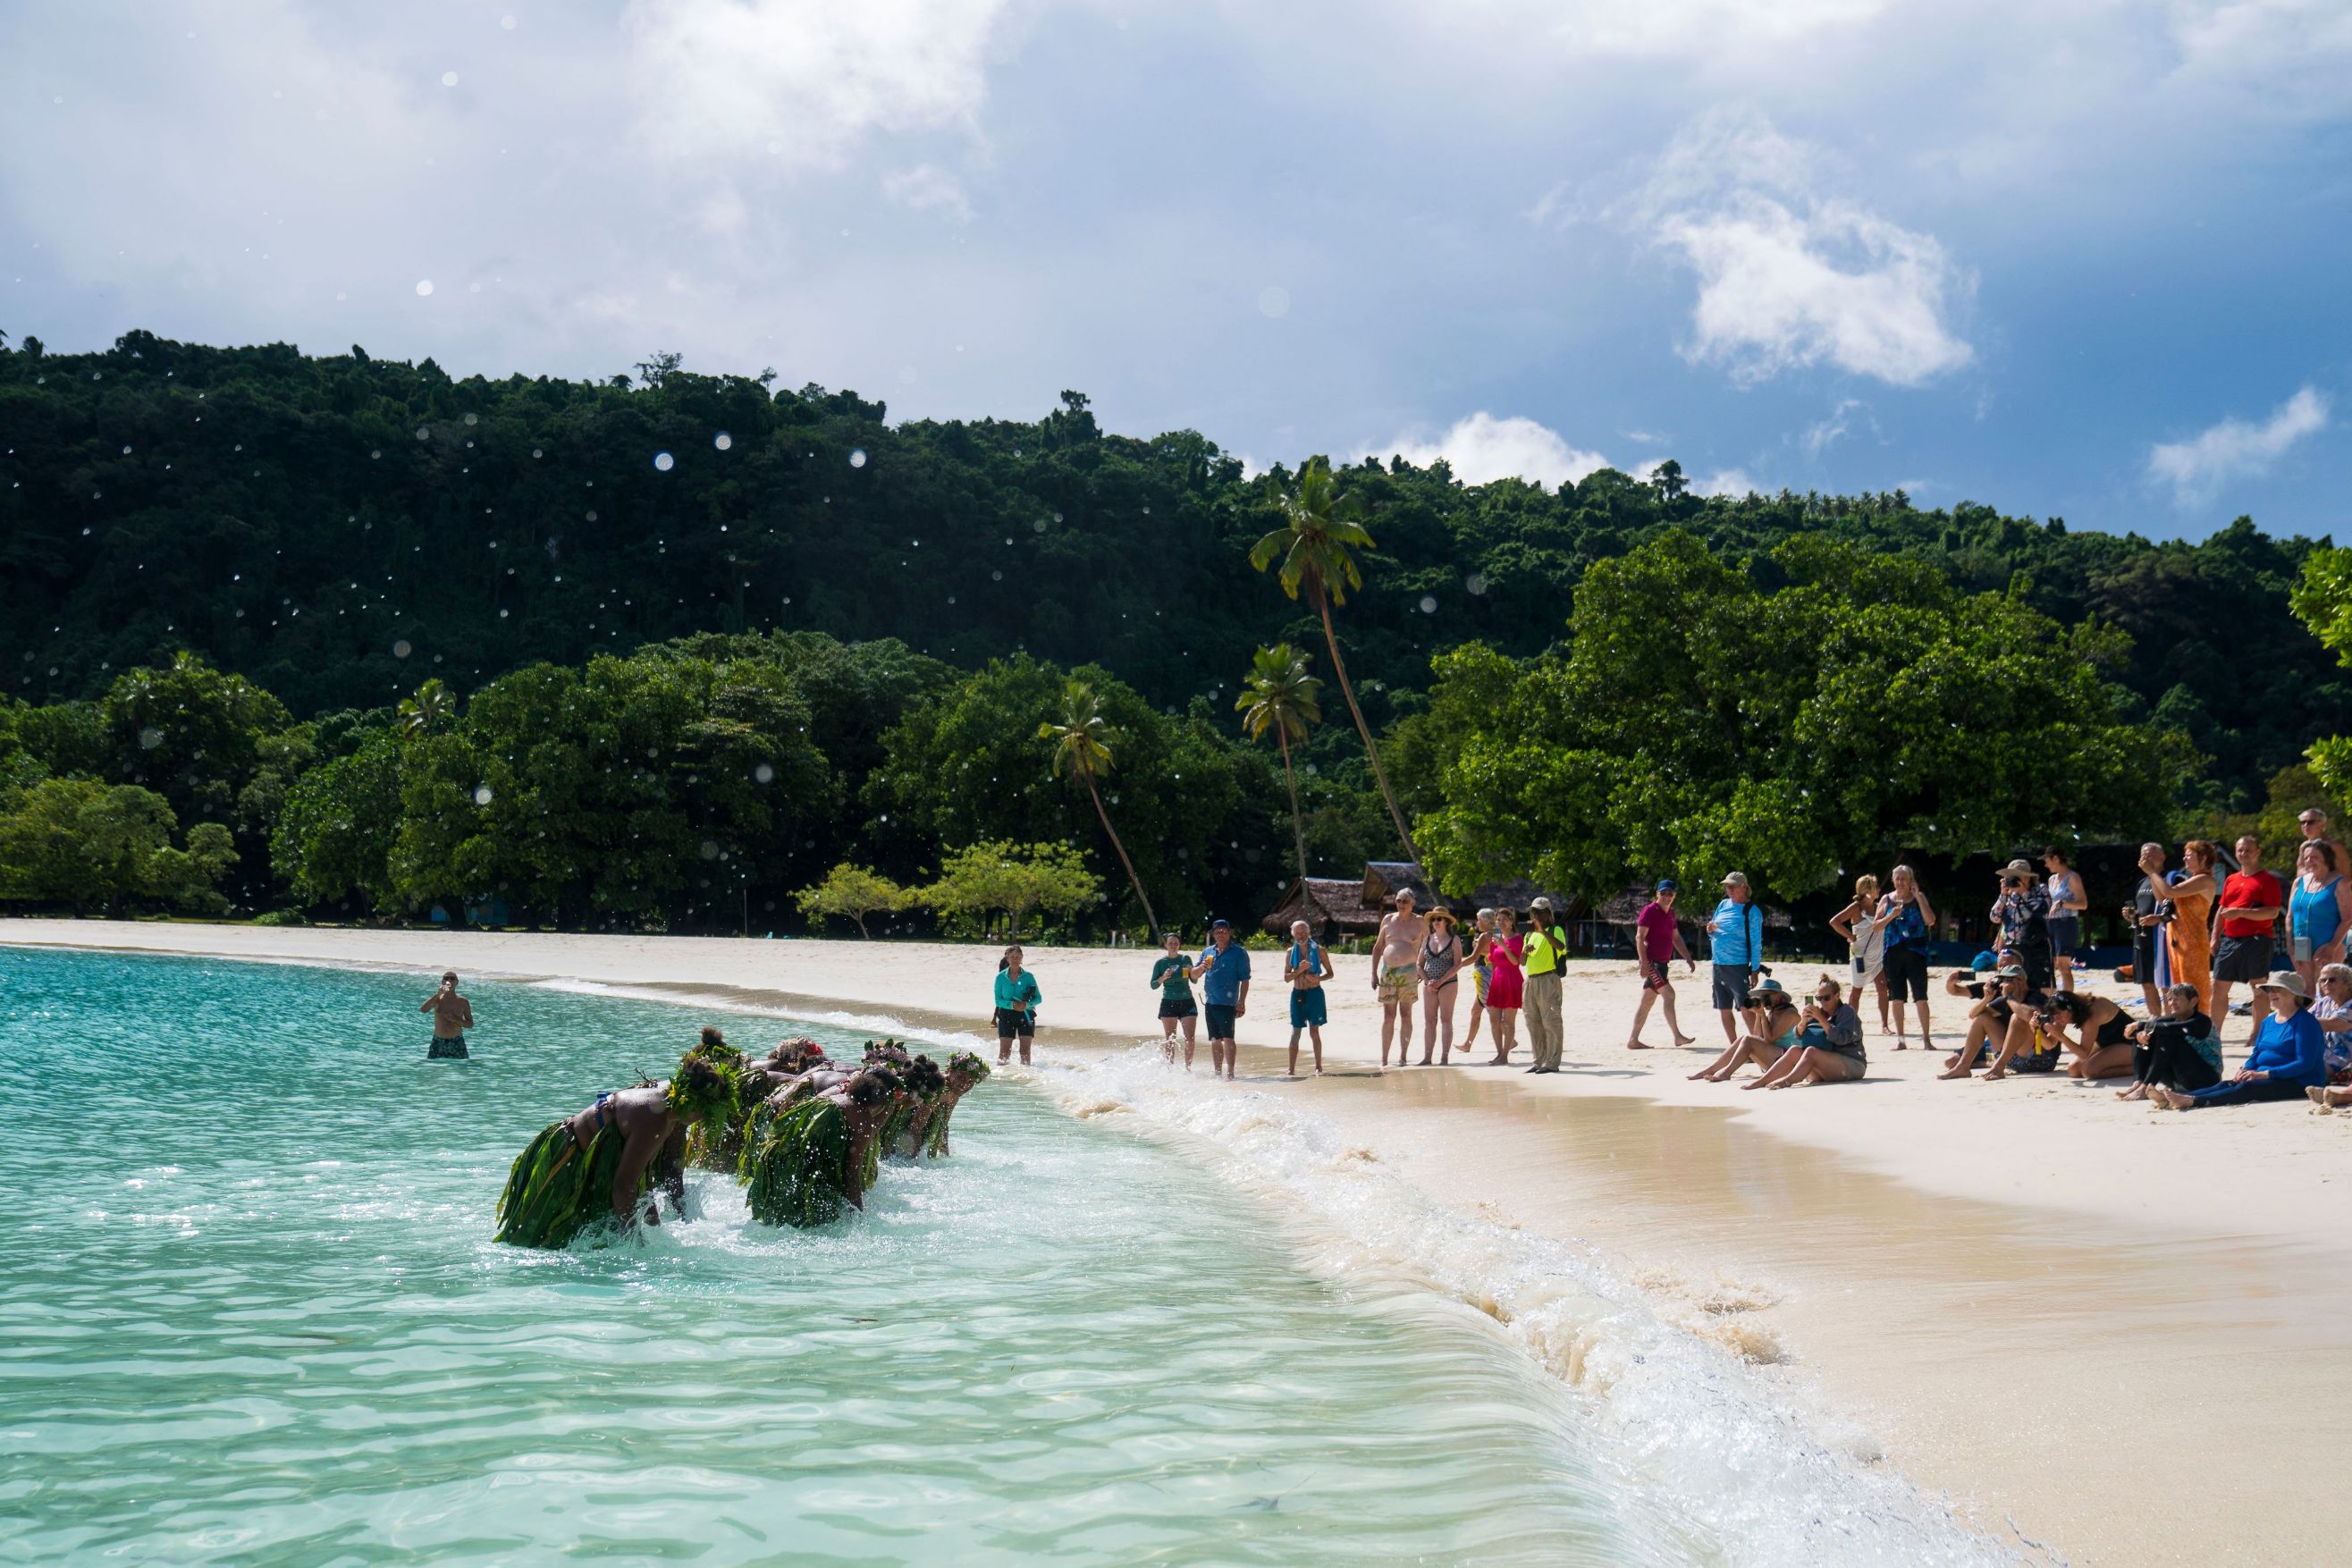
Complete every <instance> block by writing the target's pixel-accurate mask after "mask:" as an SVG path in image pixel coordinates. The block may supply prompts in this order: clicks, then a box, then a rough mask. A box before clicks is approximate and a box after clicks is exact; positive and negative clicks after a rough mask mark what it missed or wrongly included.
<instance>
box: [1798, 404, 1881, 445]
mask: <svg viewBox="0 0 2352 1568" xmlns="http://www.w3.org/2000/svg"><path fill="white" fill-rule="evenodd" d="M1857 409H1859V410H1861V411H1862V413H1863V416H1864V417H1865V418H1867V417H1868V416H1869V413H1870V405H1868V404H1866V403H1864V402H1863V401H1862V399H1860V398H1858V397H1841V398H1840V399H1838V401H1837V404H1836V405H1835V406H1833V407H1832V408H1831V410H1830V411H1829V414H1828V416H1827V417H1825V418H1823V419H1821V420H1819V421H1818V422H1816V423H1814V424H1811V425H1809V426H1806V427H1805V433H1804V434H1803V435H1802V436H1801V437H1798V440H1799V442H1800V443H1801V445H1802V446H1803V447H1804V448H1805V456H1806V457H1808V458H1818V457H1820V456H1821V455H1822V453H1823V452H1826V451H1828V450H1829V449H1830V448H1831V447H1833V446H1835V445H1837V443H1838V442H1839V441H1841V440H1843V438H1844V437H1845V436H1846V434H1847V433H1848V432H1849V431H1851V430H1852V429H1853V415H1854V411H1855V410H1857Z"/></svg>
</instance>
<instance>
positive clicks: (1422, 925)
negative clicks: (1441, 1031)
mask: <svg viewBox="0 0 2352 1568" xmlns="http://www.w3.org/2000/svg"><path fill="white" fill-rule="evenodd" d="M1413 902H1414V900H1413V896H1412V889H1410V888H1407V889H1404V890H1403V891H1402V892H1400V893H1398V894H1397V896H1396V908H1395V909H1394V910H1392V911H1391V912H1390V913H1388V914H1385V915H1382V916H1381V934H1380V937H1379V939H1378V940H1377V941H1375V942H1373V943H1372V990H1373V992H1374V993H1375V994H1378V995H1379V997H1380V999H1381V1066H1382V1067H1386V1066H1388V1065H1389V1041H1390V1040H1391V1038H1395V1039H1396V1040H1397V1041H1398V1046H1397V1066H1399V1067H1404V1066H1406V1065H1408V1063H1407V1060H1406V1058H1409V1057H1411V1056H1412V1011H1413V1005H1414V1004H1415V1003H1416V1002H1418V1001H1419V1000H1420V998H1421V944H1422V943H1423V942H1427V941H1428V940H1429V921H1427V920H1425V919H1423V917H1422V916H1420V915H1417V914H1415V913H1413Z"/></svg>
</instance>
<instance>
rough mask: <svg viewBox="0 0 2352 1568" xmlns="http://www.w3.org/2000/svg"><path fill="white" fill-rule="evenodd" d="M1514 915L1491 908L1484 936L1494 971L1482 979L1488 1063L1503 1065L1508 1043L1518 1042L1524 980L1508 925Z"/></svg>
mask: <svg viewBox="0 0 2352 1568" xmlns="http://www.w3.org/2000/svg"><path fill="white" fill-rule="evenodd" d="M1517 923H1518V916H1517V914H1516V913H1514V912H1513V911H1512V910H1496V911H1495V930H1494V933H1493V934H1492V935H1490V936H1488V937H1487V938H1486V962H1487V963H1489V964H1490V965H1492V966H1493V970H1494V973H1492V974H1491V975H1489V976H1488V977H1487V980H1486V1017H1487V1024H1488V1032H1489V1033H1491V1034H1492V1035H1493V1036H1494V1037H1495V1059H1494V1060H1492V1061H1490V1062H1488V1063H1487V1064H1486V1065H1487V1066H1488V1067H1494V1068H1499V1067H1507V1066H1509V1065H1510V1061H1511V1047H1514V1046H1516V1045H1517V1044H1518V1043H1519V1001H1520V997H1521V994H1522V991H1523V988H1524V987H1525V985H1526V984H1527V983H1526V981H1525V980H1524V979H1523V978H1522V977H1521V976H1520V973H1519V953H1520V952H1521V951H1522V949H1521V947H1520V945H1519V939H1518V936H1517V933H1516V932H1514V931H1512V929H1511V928H1512V927H1513V926H1515V925H1517Z"/></svg>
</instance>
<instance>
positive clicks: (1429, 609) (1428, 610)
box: [1421, 594, 1437, 616]
mask: <svg viewBox="0 0 2352 1568" xmlns="http://www.w3.org/2000/svg"><path fill="white" fill-rule="evenodd" d="M1421 613H1422V614H1423V615H1424V616H1433V615H1435V614H1437V600H1436V597H1435V596H1434V595H1429V594H1423V595H1422V596H1421Z"/></svg>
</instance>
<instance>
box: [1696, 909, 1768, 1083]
mask: <svg viewBox="0 0 2352 1568" xmlns="http://www.w3.org/2000/svg"><path fill="white" fill-rule="evenodd" d="M1706 934H1707V936H1708V938H1709V939H1710V941H1711V944H1712V946H1713V949H1714V951H1713V952H1712V953H1711V954H1710V955H1709V960H1708V962H1709V963H1712V964H1713V966H1714V981H1715V1016H1717V1017H1718V1018H1720V1019H1722V1020H1723V1037H1724V1038H1725V1039H1726V1040H1728V1041H1730V1042H1731V1043H1733V1044H1734V1045H1737V1044H1738V1041H1739V1009H1740V1008H1742V1007H1744V1006H1746V1005H1748V992H1749V991H1750V990H1752V989H1754V987H1755V984H1756V972H1757V970H1758V969H1759V968H1761V967H1762V966H1763V963H1764V911H1763V910H1759V909H1758V908H1757V907H1756V905H1755V903H1754V901H1753V900H1752V898H1751V897H1750V895H1749V893H1748V873H1747V872H1745V871H1734V872H1732V873H1731V874H1730V875H1729V876H1727V877H1726V878H1724V879H1723V901H1722V902H1721V903H1719V904H1717V905H1716V906H1715V913H1713V914H1712V915H1709V916H1708V917H1707V921H1706Z"/></svg>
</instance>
